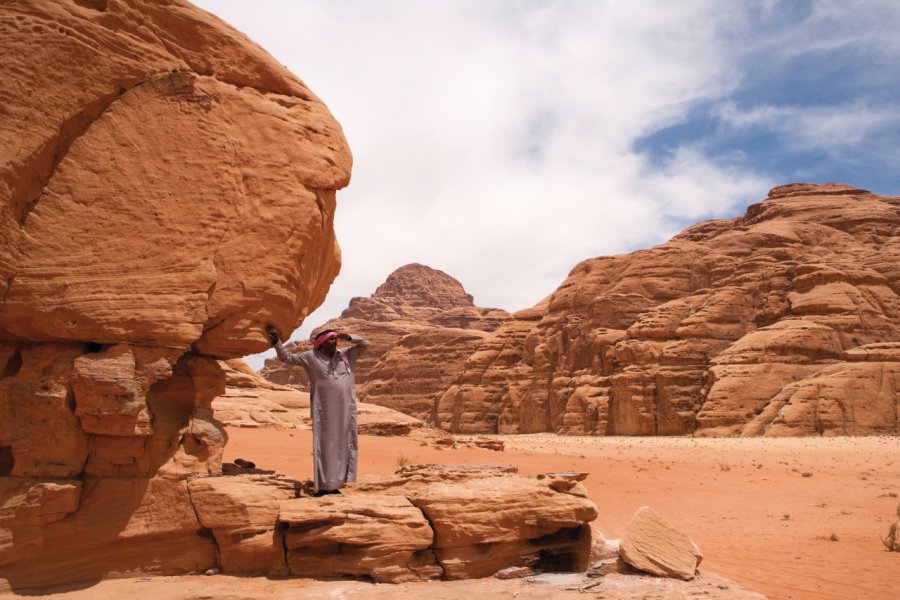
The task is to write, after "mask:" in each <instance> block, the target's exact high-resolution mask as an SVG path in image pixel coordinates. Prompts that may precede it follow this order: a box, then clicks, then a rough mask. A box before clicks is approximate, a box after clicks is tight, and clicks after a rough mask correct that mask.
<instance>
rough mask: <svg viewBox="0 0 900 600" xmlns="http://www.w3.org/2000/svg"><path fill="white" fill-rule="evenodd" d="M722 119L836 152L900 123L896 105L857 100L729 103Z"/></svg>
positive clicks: (791, 142) (790, 141) (798, 144)
mask: <svg viewBox="0 0 900 600" xmlns="http://www.w3.org/2000/svg"><path fill="white" fill-rule="evenodd" d="M717 112H718V116H719V117H720V118H721V119H722V122H723V123H725V124H727V125H729V126H731V127H734V128H736V129H749V128H762V129H766V130H769V131H771V132H773V133H775V134H776V135H778V136H779V138H780V139H781V141H782V143H783V144H785V145H786V146H790V147H793V148H797V149H804V150H805V149H814V148H819V149H824V150H828V151H831V152H833V153H836V152H839V151H841V150H842V149H845V148H849V147H853V146H858V145H860V144H864V143H866V142H867V140H868V139H869V138H870V137H871V136H872V135H873V134H875V133H877V132H879V131H881V130H884V129H886V128H896V127H897V126H898V124H900V114H898V112H897V110H896V107H885V106H870V105H869V104H868V103H867V102H861V101H853V102H849V103H847V104H843V105H838V106H811V107H810V106H770V105H766V104H764V105H759V106H754V107H752V108H749V109H746V110H742V109H740V108H738V107H737V106H736V105H735V104H734V103H726V104H724V105H722V107H721V108H720V109H719V110H718V111H717Z"/></svg>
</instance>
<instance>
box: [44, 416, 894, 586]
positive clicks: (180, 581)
mask: <svg viewBox="0 0 900 600" xmlns="http://www.w3.org/2000/svg"><path fill="white" fill-rule="evenodd" d="M228 433H229V436H230V440H229V443H228V445H227V446H226V448H225V460H226V461H233V460H234V459H235V458H239V457H240V458H244V459H247V460H252V461H254V462H255V463H256V465H257V468H260V469H267V470H269V469H271V470H274V471H277V472H280V473H284V474H286V475H288V476H290V477H293V478H296V479H306V478H308V477H310V476H311V466H310V448H311V434H310V432H309V431H305V430H289V429H268V428H266V429H241V428H234V427H232V428H229V430H228ZM500 439H503V440H504V441H505V442H506V448H507V449H506V451H504V452H495V451H491V450H485V449H481V448H469V447H465V448H459V449H445V450H441V449H437V448H434V447H431V446H422V445H420V443H419V442H417V441H414V440H409V439H405V438H397V437H376V436H361V438H360V473H361V476H362V478H365V477H366V476H380V475H388V474H390V473H392V472H393V471H394V470H395V469H396V468H397V466H398V464H400V463H406V462H410V463H428V462H439V463H455V464H510V465H514V466H516V467H518V469H519V472H520V473H521V474H523V475H534V474H537V473H541V472H546V471H560V470H578V471H588V472H590V476H589V477H588V479H587V480H586V481H584V484H585V485H586V486H587V488H588V492H589V495H590V498H591V499H592V500H593V501H594V502H595V503H596V504H597V507H598V509H599V512H600V516H599V518H598V519H597V520H596V522H595V523H594V524H593V525H594V527H595V530H597V531H599V532H602V533H603V534H604V535H605V536H606V537H607V538H612V539H617V538H620V537H621V536H622V535H623V533H624V531H625V525H626V524H627V523H628V521H629V519H630V518H631V517H632V516H633V515H634V513H635V511H637V509H638V508H640V507H641V506H651V507H652V508H653V509H655V510H656V511H657V512H659V513H660V514H662V515H664V516H665V517H666V518H667V519H668V520H670V521H671V522H672V523H674V524H676V525H678V526H679V527H680V528H682V529H683V531H685V532H686V533H688V535H689V536H690V537H691V538H692V539H693V540H694V541H695V542H696V543H697V545H698V546H699V547H700V549H701V550H702V551H703V555H704V559H703V564H702V565H701V568H700V570H701V573H703V572H711V573H716V574H718V575H721V576H723V577H726V578H728V579H731V580H732V581H734V582H736V583H737V584H739V585H741V586H742V587H743V588H745V589H747V590H752V591H755V592H759V593H762V594H764V595H766V596H767V597H768V598H771V599H791V600H829V599H833V600H847V599H850V598H853V599H857V598H859V599H862V598H888V597H892V596H893V595H894V594H896V590H897V589H898V585H900V553H896V552H887V551H886V550H885V548H884V546H883V545H882V543H881V541H880V539H881V537H883V536H884V535H885V534H886V533H887V531H888V529H889V527H890V524H891V523H892V522H893V521H894V520H896V507H897V504H898V503H900V498H898V495H900V437H893V436H892V437H829V438H769V439H761V438H743V439H738V438H718V439H693V438H683V437H679V438H670V437H665V438H622V437H614V438H613V437H608V438H603V437H594V438H585V437H557V436H554V435H549V434H537V435H524V436H505V437H504V436H501V437H500ZM436 586H437V587H436ZM541 587H544V586H530V587H529V586H527V585H525V584H524V582H522V581H518V582H507V581H502V582H501V581H496V580H493V579H489V580H476V581H470V582H446V583H444V582H442V583H429V584H406V585H401V586H390V585H377V586H374V585H372V584H364V583H361V582H315V581H310V580H280V581H279V580H267V579H264V578H250V579H248V578H234V577H225V576H222V575H217V576H214V577H203V576H188V577H155V578H146V577H145V578H140V579H123V580H108V581H103V582H101V583H99V584H97V585H94V586H92V587H90V588H86V589H83V590H77V591H60V592H59V593H60V594H61V595H62V596H66V597H72V598H105V597H109V598H113V597H121V595H123V594H128V595H131V596H133V597H142V598H145V597H154V598H155V597H158V598H163V597H180V598H188V597H209V596H208V595H207V596H204V594H210V593H212V594H213V595H215V596H221V595H225V596H228V597H247V596H250V595H254V596H255V595H257V594H262V595H265V596H267V597H269V596H268V595H269V594H272V595H273V596H272V597H290V598H314V597H358V598H359V597H382V596H383V595H385V594H387V595H386V596H384V597H388V596H390V597H410V598H412V597H421V596H423V595H427V596H428V597H429V598H432V599H433V598H444V597H446V598H463V597H466V596H469V597H471V596H470V595H471V594H478V595H481V594H482V593H486V592H487V593H490V594H492V595H495V596H497V595H498V594H499V595H500V596H506V595H509V596H510V597H512V595H515V596H516V597H517V598H531V597H534V598H537V597H542V596H541V594H542V593H544V592H546V591H547V590H546V589H545V590H544V592H542V591H541V589H540V588H541ZM71 589H72V588H70V590H71ZM439 590H440V591H439ZM535 594H536V595H535ZM553 595H555V594H553ZM551 596H552V595H551ZM588 597H589V595H588Z"/></svg>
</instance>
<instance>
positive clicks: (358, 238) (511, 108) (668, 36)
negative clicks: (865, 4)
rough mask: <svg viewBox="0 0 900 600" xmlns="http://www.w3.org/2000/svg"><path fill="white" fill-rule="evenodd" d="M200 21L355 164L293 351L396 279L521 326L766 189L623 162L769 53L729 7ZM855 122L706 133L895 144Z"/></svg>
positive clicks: (798, 119) (404, 6)
mask: <svg viewBox="0 0 900 600" xmlns="http://www.w3.org/2000/svg"><path fill="white" fill-rule="evenodd" d="M198 4H199V5H200V6H201V7H203V8H205V9H207V10H209V11H211V12H213V13H215V14H217V15H219V16H220V17H222V18H223V19H225V20H226V21H228V22H230V23H231V24H232V25H234V26H235V27H237V28H238V29H240V30H242V31H244V32H245V33H247V34H248V35H249V36H250V37H251V38H252V39H254V40H255V41H256V42H258V43H259V44H260V45H262V46H263V47H264V48H266V49H267V50H268V51H269V52H271V53H272V54H273V55H274V56H275V57H276V58H277V59H278V60H279V61H281V62H282V63H284V64H285V65H286V66H287V67H288V68H289V69H291V70H292V71H293V72H295V73H297V74H298V75H299V76H300V77H301V78H302V79H303V80H304V81H305V82H306V83H307V84H308V85H309V86H310V88H311V89H312V90H313V91H314V92H315V93H316V94H317V95H319V96H320V97H321V98H322V99H323V100H324V101H325V103H326V104H327V105H328V106H329V108H330V109H331V111H332V112H333V113H334V114H335V116H336V117H337V119H338V120H339V121H340V123H341V124H342V126H343V128H344V131H345V134H346V136H347V139H348V141H349V143H350V146H351V148H352V150H353V153H354V171H353V178H352V181H351V184H350V186H349V187H348V188H347V189H345V190H342V191H340V192H339V193H338V211H337V216H336V229H337V233H338V239H339V241H340V244H341V247H342V252H343V270H342V273H341V275H340V276H339V278H338V279H337V280H336V282H335V284H334V285H333V287H332V291H331V294H330V295H329V297H328V299H327V300H326V303H325V305H323V307H322V308H321V309H320V310H318V311H317V312H316V313H314V315H312V316H311V317H310V318H309V319H308V320H307V323H305V324H304V326H303V327H302V328H301V329H300V330H299V331H298V335H297V337H303V336H305V334H306V333H307V332H308V331H309V329H310V328H311V327H312V326H314V325H316V324H318V323H320V322H322V321H324V320H326V319H327V318H330V317H333V316H336V315H337V314H338V313H339V312H340V311H341V310H342V309H343V308H344V307H346V305H347V303H348V301H349V299H350V297H351V296H354V295H368V294H370V293H372V291H374V289H375V287H377V285H378V284H380V283H381V282H382V281H383V280H384V278H385V277H386V276H387V274H388V273H390V272H391V271H392V270H394V269H395V268H397V267H399V266H401V265H403V264H406V263H410V262H421V263H424V264H427V265H429V266H432V267H435V268H438V269H441V270H444V271H446V272H447V273H449V274H450V275H452V276H454V277H456V278H458V279H459V280H460V281H461V282H462V283H463V285H464V286H465V287H466V289H467V290H468V291H469V292H470V293H472V294H473V295H474V297H475V300H476V302H477V303H478V304H480V305H483V306H500V307H503V308H507V309H510V310H514V309H520V308H524V307H527V306H531V305H533V304H535V303H536V302H538V301H539V300H540V299H542V298H543V297H545V296H546V295H547V294H549V293H550V292H552V291H553V289H554V288H555V287H556V286H557V285H558V284H559V283H560V282H561V281H562V279H563V278H564V277H565V276H566V274H567V273H568V271H569V270H570V269H571V268H572V267H573V266H574V265H575V264H576V263H578V262H579V261H581V260H583V259H585V258H588V257H591V256H597V255H601V254H610V253H618V252H623V251H629V250H631V249H634V248H636V247H642V246H648V245H652V244H655V243H658V242H661V241H664V239H665V238H666V237H667V236H669V235H671V234H672V233H675V232H677V230H678V229H680V226H678V224H680V223H684V222H685V221H693V220H698V219H702V218H709V217H721V216H730V215H734V214H737V213H738V212H739V211H740V210H741V207H742V206H743V205H744V204H745V203H747V202H749V201H755V200H758V199H760V198H761V197H762V196H763V195H764V194H765V191H766V190H767V189H768V188H769V187H771V185H773V184H776V183H780V182H777V181H770V180H768V179H766V178H765V177H763V176H761V175H759V174H756V173H753V172H748V171H741V170H738V169H737V168H735V167H729V166H723V165H722V164H720V162H719V161H717V160H716V159H715V157H709V156H707V155H706V154H704V152H703V150H702V148H700V147H694V148H682V149H680V150H678V151H676V152H675V153H674V154H673V156H672V158H671V159H670V160H669V161H668V162H666V163H665V164H664V165H662V166H661V167H658V168H657V167H654V166H653V165H652V164H650V163H649V159H648V158H647V157H646V156H644V155H641V154H638V153H636V152H635V151H634V149H633V146H634V143H635V141H636V140H638V139H640V138H641V137H642V136H646V135H648V134H651V133H653V132H655V131H658V130H660V129H662V128H665V127H667V126H670V125H673V124H677V123H679V122H681V121H683V120H684V119H686V117H687V115H688V114H689V111H690V109H691V108H692V107H693V106H695V105H696V104H697V103H698V102H701V101H703V100H717V99H723V98H727V97H728V96H729V94H730V93H731V92H732V91H733V90H734V89H735V88H736V86H737V85H739V82H740V80H741V77H742V76H743V74H742V73H741V72H740V71H739V70H738V69H736V68H735V65H736V64H737V63H736V61H737V58H738V57H741V56H746V53H747V52H748V49H747V48H748V47H749V46H753V47H754V48H756V49H757V50H758V48H759V47H761V46H762V45H765V44H766V43H769V44H772V43H775V42H773V41H772V39H771V38H764V37H762V38H759V39H757V38H753V39H750V36H753V35H756V34H757V33H758V32H753V31H750V30H749V29H748V28H747V26H746V25H745V23H744V20H745V17H746V13H745V9H744V8H742V5H741V4H740V3H727V2H704V1H694V2H662V1H660V2H593V1H584V2H577V1H575V2H542V3H539V2H500V1H496V2H491V1H474V0H472V1H454V2H437V1H433V2H420V1H401V0H394V1H384V2H377V3H375V2H363V1H361V0H360V1H349V0H348V1H335V2H317V1H311V0H310V1H293V2H263V1H257V2H253V3H248V2H244V1H242V0H231V1H228V0H203V1H201V2H198ZM769 4H770V5H771V4H772V3H769ZM758 6H759V7H760V8H761V9H762V11H763V14H764V16H765V10H766V3H760V4H759V5H758ZM880 6H881V5H880ZM884 6H885V8H884V10H889V5H887V4H885V5H884ZM826 8H827V9H830V10H837V9H836V8H833V5H828V6H825V7H824V8H823V9H822V10H821V11H820V13H819V12H817V13H816V15H817V16H816V18H817V19H822V20H828V19H831V21H828V22H829V23H832V22H836V21H835V20H834V17H833V16H832V15H831V13H829V12H828V10H825V9H826ZM771 10H772V9H770V11H771ZM776 12H777V11H776ZM784 36H787V33H785V34H783V36H781V37H779V38H778V39H782V40H783V39H784ZM854 39H856V38H854ZM807 42H808V43H810V44H812V43H815V42H814V41H813V40H812V39H811V38H810V39H809V40H807ZM840 43H849V42H848V40H847V39H844V38H842V39H841V40H840ZM857 109H858V111H857V115H856V117H854V116H853V115H852V114H851V115H850V117H851V118H849V119H844V118H837V117H838V116H840V115H839V114H838V113H835V112H834V111H831V112H829V111H827V110H823V111H821V112H819V113H816V112H815V111H812V112H808V111H799V110H795V109H789V108H783V107H775V106H762V107H759V108H751V109H749V110H743V111H742V110H738V109H737V108H735V105H730V106H727V107H726V108H725V109H723V110H722V111H721V116H722V117H723V118H724V119H726V120H728V122H729V123H730V125H731V126H734V127H742V126H743V127H746V126H749V125H759V124H763V125H767V126H770V127H773V128H777V129H781V130H790V131H791V132H792V133H793V134H794V139H795V140H796V141H797V143H805V144H816V143H833V142H837V143H848V142H850V141H852V140H861V139H863V138H864V137H865V135H867V132H869V131H871V129H872V128H875V127H879V126H884V125H885V124H892V125H895V124H896V121H890V120H889V118H888V117H889V115H886V114H883V113H878V112H877V111H874V112H872V111H869V112H867V111H866V110H865V107H864V106H862V105H859V106H857ZM844 116H847V115H846V114H845V115H844ZM854 143H855V142H854Z"/></svg>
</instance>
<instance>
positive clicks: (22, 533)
mask: <svg viewBox="0 0 900 600" xmlns="http://www.w3.org/2000/svg"><path fill="white" fill-rule="evenodd" d="M0 32H2V39H3V49H4V51H3V53H2V56H0V79H2V81H3V86H2V89H0V104H2V106H3V107H4V110H3V111H2V112H3V114H2V117H0V578H2V579H4V580H6V582H7V583H8V584H9V585H11V586H12V587H13V588H15V589H26V588H29V587H33V586H46V585H53V584H58V583H67V582H72V581H86V580H91V579H95V578H99V577H102V576H105V575H109V574H114V573H117V572H124V571H135V570H140V571H145V572H160V573H178V572H187V571H197V570H203V569H207V568H210V567H213V566H216V565H217V563H218V562H219V554H220V552H224V556H226V558H225V559H224V560H225V561H226V562H228V560H229V559H228V558H227V556H230V554H229V553H233V552H236V553H238V554H240V553H242V552H244V547H245V546H247V545H248V544H249V545H252V543H253V542H252V540H251V541H250V542H247V543H244V544H240V543H238V542H237V541H235V539H234V536H238V537H240V536H243V535H244V534H245V533H247V531H254V529H253V528H254V527H256V521H253V520H252V519H251V520H250V521H249V522H248V524H247V528H248V529H247V530H241V529H240V528H238V529H237V530H227V531H225V533H224V534H223V535H225V536H231V537H229V538H228V539H227V540H226V538H225V537H222V538H221V539H218V538H215V537H214V536H213V535H212V534H210V530H212V531H213V532H216V527H217V525H216V523H217V521H216V519H215V515H212V516H211V515H210V514H207V513H202V519H201V518H199V517H198V514H201V513H200V511H198V510H197V506H196V505H195V503H193V501H192V496H191V490H190V485H189V483H188V482H189V481H196V478H211V477H215V476H219V475H221V474H222V449H223V447H224V444H225V442H226V440H227V435H226V433H225V430H224V428H223V426H222V424H221V423H220V422H219V421H218V420H217V419H215V418H214V416H213V411H212V401H213V399H214V398H215V397H217V396H219V395H221V394H222V393H223V392H224V391H225V381H226V376H225V373H224V371H223V369H222V368H221V367H220V365H219V362H218V361H217V360H216V359H217V358H228V357H234V356H241V355H244V354H247V353H251V352H258V351H260V350H262V349H264V348H265V347H267V345H268V342H267V339H266V338H267V336H266V335H265V332H264V326H265V324H266V323H274V324H275V325H276V326H277V327H279V328H280V329H282V330H284V331H290V330H292V329H293V328H294V327H296V326H297V325H298V324H299V323H300V322H301V321H302V320H303V318H304V316H305V315H306V314H307V313H308V312H309V311H311V310H313V309H314V308H315V307H316V306H317V305H318V304H319V303H321V301H322V299H323V297H324V295H325V293H326V291H327V289H328V287H329V285H330V283H331V281H332V279H333V278H334V276H335V274H336V273H337V271H338V269H339V266H340V264H339V257H338V250H337V246H336V243H335V238H334V232H333V228H332V219H333V213H334V202H335V191H336V190H337V189H339V188H341V187H343V186H345V185H346V184H347V182H348V180H349V176H350V163H351V158H350V153H349V150H348V148H347V145H346V142H345V141H344V138H343V135H342V133H341V129H340V126H339V125H338V124H337V122H336V121H335V120H334V119H333V118H332V117H331V115H330V114H329V113H328V110H327V109H326V108H325V106H324V105H323V104H322V103H321V102H320V101H319V100H318V99H317V98H316V97H315V96H314V95H313V94H312V93H311V92H310V91H309V90H308V89H307V88H306V86H305V85H304V84H303V83H302V82H301V81H300V80H299V79H297V78H296V77H295V76H294V75H292V74H291V73H289V72H288V71H287V70H286V69H284V68H283V67H282V66H280V65H279V64H278V63H277V62H275V61H274V60H273V59H272V58H271V57H269V56H268V55H267V54H266V53H265V52H264V51H262V50H261V49H260V48H259V47H258V46H256V45H255V44H253V43H252V42H250V41H249V40H248V39H247V38H246V37H244V36H243V35H241V34H240V33H238V32H237V31H234V30H233V29H231V28H230V27H228V26H227V25H225V24H224V23H223V22H221V21H219V20H218V19H216V18H215V17H212V16H211V15H209V14H207V13H204V12H203V11H200V10H198V9H196V8H195V7H193V6H191V5H190V4H188V3H186V2H182V1H178V0H176V1H173V2H166V3H158V2H143V1H140V2H128V3H123V2H113V1H109V2H106V1H91V2H82V1H79V2H37V1H27V0H26V1H22V2H15V3H5V4H4V5H3V7H2V8H0ZM250 500H252V498H248V500H247V501H248V502H249V501H250ZM244 508H246V506H245V507H244ZM238 512H240V510H238ZM204 520H205V521H206V522H205V523H204ZM228 540H230V542H233V544H232V546H235V545H236V546H237V547H238V549H237V550H234V551H233V550H232V546H229V545H228V544H227V543H226V542H227V541H228ZM217 542H219V543H220V544H222V546H221V547H219V546H218V545H217ZM260 560H262V559H260Z"/></svg>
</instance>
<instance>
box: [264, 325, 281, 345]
mask: <svg viewBox="0 0 900 600" xmlns="http://www.w3.org/2000/svg"><path fill="white" fill-rule="evenodd" d="M266 333H268V334H269V343H270V344H272V345H273V346H274V345H275V344H277V343H278V339H279V336H278V330H277V329H275V327H273V326H272V325H266Z"/></svg>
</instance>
